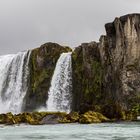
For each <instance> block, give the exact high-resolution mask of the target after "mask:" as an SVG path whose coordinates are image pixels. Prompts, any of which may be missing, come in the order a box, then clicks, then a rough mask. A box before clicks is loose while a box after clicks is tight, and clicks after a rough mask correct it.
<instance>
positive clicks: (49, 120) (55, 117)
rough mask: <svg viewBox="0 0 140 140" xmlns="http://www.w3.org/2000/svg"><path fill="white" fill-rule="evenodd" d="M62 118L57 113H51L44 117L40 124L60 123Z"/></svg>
mask: <svg viewBox="0 0 140 140" xmlns="http://www.w3.org/2000/svg"><path fill="white" fill-rule="evenodd" d="M60 119H61V118H60V116H58V115H56V114H51V115H47V116H46V117H44V118H43V119H42V120H41V122H40V124H58V123H59V120H60Z"/></svg>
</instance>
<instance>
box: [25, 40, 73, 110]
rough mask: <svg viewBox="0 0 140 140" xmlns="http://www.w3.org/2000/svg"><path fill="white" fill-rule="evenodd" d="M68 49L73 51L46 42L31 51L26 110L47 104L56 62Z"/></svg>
mask: <svg viewBox="0 0 140 140" xmlns="http://www.w3.org/2000/svg"><path fill="white" fill-rule="evenodd" d="M68 51H71V49H70V48H69V47H65V46H60V45H59V44H56V43H46V44H43V45H42V46H41V47H39V48H36V49H34V50H32V51H31V56H30V62H29V69H30V74H29V75H30V77H29V82H28V87H29V89H28V92H27V94H26V97H25V99H24V105H23V110H24V111H33V110H35V109H38V108H40V107H45V106H46V100H47V98H48V94H47V93H48V90H49V87H50V83H51V78H52V75H53V72H54V69H55V66H56V62H57V60H58V58H59V57H60V54H61V53H63V52H68Z"/></svg>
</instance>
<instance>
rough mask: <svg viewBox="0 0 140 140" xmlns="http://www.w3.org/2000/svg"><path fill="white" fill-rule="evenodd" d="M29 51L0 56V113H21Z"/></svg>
mask: <svg viewBox="0 0 140 140" xmlns="http://www.w3.org/2000/svg"><path fill="white" fill-rule="evenodd" d="M29 58H30V51H27V52H20V53H18V54H13V55H4V56H0V113H6V112H12V113H20V112H21V111H22V104H23V99H24V97H25V95H26V92H27V84H28V74H29V69H28V64H29Z"/></svg>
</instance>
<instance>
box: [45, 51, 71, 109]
mask: <svg viewBox="0 0 140 140" xmlns="http://www.w3.org/2000/svg"><path fill="white" fill-rule="evenodd" d="M71 92H72V67H71V52H69V53H62V54H61V56H60V58H59V59H58V61H57V64H56V67H55V70H54V74H53V77H52V81H51V87H50V89H49V92H48V101H47V103H46V104H47V111H62V112H70V109H71V101H72V95H71Z"/></svg>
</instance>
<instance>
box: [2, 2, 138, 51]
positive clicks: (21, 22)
mask: <svg viewBox="0 0 140 140" xmlns="http://www.w3.org/2000/svg"><path fill="white" fill-rule="evenodd" d="M128 13H140V0H0V54H8V53H16V52H18V51H22V50H27V49H31V48H36V47H39V46H40V45H41V44H43V43H46V42H57V43H59V44H61V45H68V46H72V47H75V46H78V45H80V44H81V43H82V42H90V41H98V39H99V37H100V35H102V34H105V29H104V24H105V23H107V22H111V21H113V20H114V18H115V17H116V16H118V17H119V16H121V15H124V14H128Z"/></svg>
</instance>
